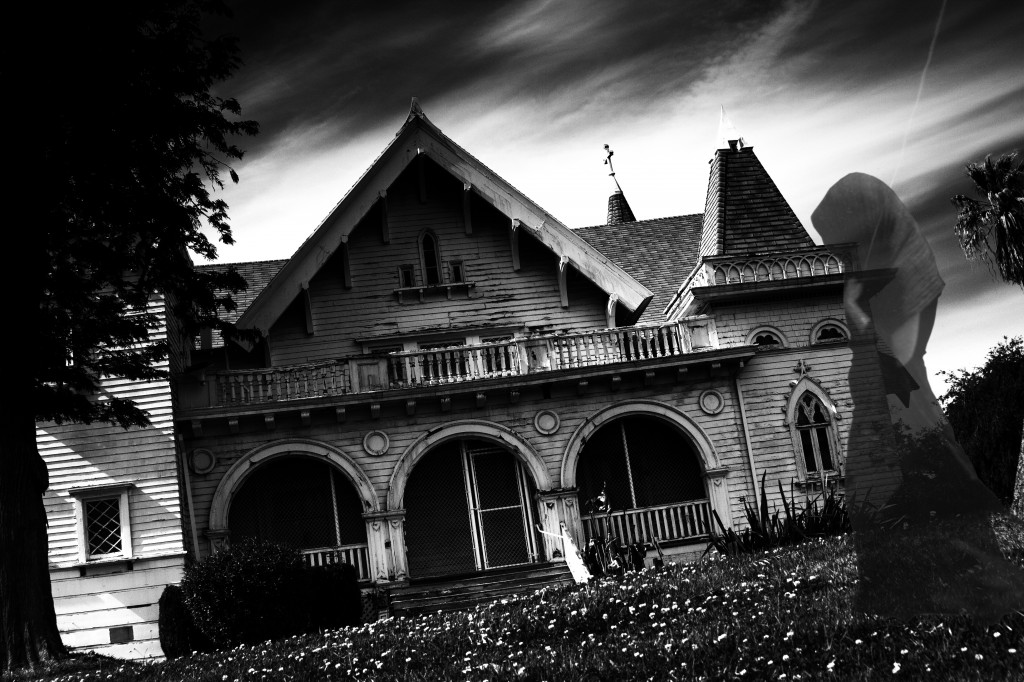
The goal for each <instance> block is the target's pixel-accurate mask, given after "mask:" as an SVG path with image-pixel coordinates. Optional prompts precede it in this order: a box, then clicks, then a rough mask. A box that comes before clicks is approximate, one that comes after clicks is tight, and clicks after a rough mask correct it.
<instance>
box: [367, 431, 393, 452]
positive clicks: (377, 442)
mask: <svg viewBox="0 0 1024 682" xmlns="http://www.w3.org/2000/svg"><path fill="white" fill-rule="evenodd" d="M390 445H391V440H390V439H389V438H388V434H386V433H384V432H383V431H370V432H369V433H368V434H366V437H365V438H363V450H366V452H367V454H370V455H373V456H375V457H377V456H380V455H383V454H384V453H385V452H387V451H388V447H390Z"/></svg>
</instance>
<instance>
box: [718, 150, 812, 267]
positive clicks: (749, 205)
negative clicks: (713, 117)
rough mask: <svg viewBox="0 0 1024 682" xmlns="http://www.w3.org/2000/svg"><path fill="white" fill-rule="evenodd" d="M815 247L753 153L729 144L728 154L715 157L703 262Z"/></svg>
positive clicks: (722, 153)
mask: <svg viewBox="0 0 1024 682" xmlns="http://www.w3.org/2000/svg"><path fill="white" fill-rule="evenodd" d="M813 246H814V241H813V240H812V239H811V237H810V235H808V234H807V231H806V230H805V229H804V227H803V225H802V224H801V223H800V220H799V219H798V218H797V217H796V214H795V213H794V212H793V209H792V208H791V207H790V206H789V203H788V202H787V201H786V199H785V198H784V197H783V196H782V192H780V191H779V188H778V187H776V186H775V182H774V181H773V180H772V178H771V176H770V175H768V172H767V171H766V170H765V169H764V166H762V165H761V162H760V161H759V160H758V158H757V156H755V155H754V148H753V147H747V146H744V145H743V144H742V141H740V140H730V141H729V146H728V148H726V149H719V150H718V151H717V152H716V153H715V158H714V159H713V160H712V162H711V175H710V178H709V179H708V194H707V202H706V204H705V209H704V226H703V231H702V235H701V241H700V255H701V256H702V257H703V256H718V255H723V254H736V255H740V254H752V253H770V252H774V251H788V250H792V249H801V248H806V247H813Z"/></svg>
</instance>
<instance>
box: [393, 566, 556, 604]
mask: <svg viewBox="0 0 1024 682" xmlns="http://www.w3.org/2000/svg"><path fill="white" fill-rule="evenodd" d="M572 582H573V578H572V574H571V573H570V572H569V568H568V567H567V566H566V565H565V563H561V562H559V563H543V564H530V565H527V566H516V567H514V568H508V569H499V570H493V571H486V572H482V573H473V574H471V575H466V576H458V577H447V578H436V579H432V580H424V581H412V582H411V583H410V584H409V585H408V586H407V587H397V588H394V589H392V590H390V593H389V602H390V611H391V614H392V615H394V616H416V615H419V614H422V613H433V612H437V611H460V610H464V609H468V608H470V607H472V606H473V605H474V604H478V603H480V602H488V601H494V600H496V599H501V598H503V597H508V596H510V595H514V594H523V593H528V592H533V591H535V590H539V589H540V588H542V587H548V586H554V585H568V584H570V583H572Z"/></svg>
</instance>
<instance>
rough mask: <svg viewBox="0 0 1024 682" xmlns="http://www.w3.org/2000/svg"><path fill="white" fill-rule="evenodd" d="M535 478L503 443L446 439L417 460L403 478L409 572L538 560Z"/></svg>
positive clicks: (433, 573) (446, 572)
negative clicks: (534, 505) (534, 509)
mask: <svg viewBox="0 0 1024 682" xmlns="http://www.w3.org/2000/svg"><path fill="white" fill-rule="evenodd" d="M535 491H536V485H535V483H534V481H533V478H532V477H531V476H530V474H529V472H528V471H527V470H526V469H525V468H524V466H523V465H522V463H521V462H520V461H519V459H518V458H516V456H515V455H514V454H513V453H512V452H511V451H510V450H508V449H506V448H504V447H502V446H500V445H498V444H497V443H495V442H492V441H485V440H475V439H471V438H457V439H449V440H445V441H443V442H441V443H440V444H438V445H436V446H435V447H433V448H431V449H430V450H429V451H428V452H427V453H426V454H424V455H423V456H422V457H421V458H419V459H418V461H417V462H416V464H415V468H413V470H412V472H411V473H410V474H409V478H408V480H407V481H406V483H405V490H404V497H403V499H404V506H405V544H406V556H407V560H408V566H409V576H410V577H411V578H436V577H440V576H453V575H458V574H462V573H472V572H476V571H484V570H489V569H494V568H502V567H506V566H516V565H520V564H528V563H531V562H534V561H536V560H537V556H538V552H537V537H536V533H535V531H534V528H535V519H534V511H533V504H532V501H533V497H534V492H535Z"/></svg>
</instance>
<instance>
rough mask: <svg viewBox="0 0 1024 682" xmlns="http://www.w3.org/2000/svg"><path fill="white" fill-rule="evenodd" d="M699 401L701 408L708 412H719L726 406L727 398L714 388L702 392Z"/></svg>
mask: <svg viewBox="0 0 1024 682" xmlns="http://www.w3.org/2000/svg"><path fill="white" fill-rule="evenodd" d="M698 403H700V409H702V410H704V412H706V413H707V414H718V413H719V412H721V411H722V410H723V409H724V408H725V398H723V397H722V394H721V393H719V392H718V391H715V390H713V389H712V390H707V391H704V392H703V393H701V394H700V398H699V399H698Z"/></svg>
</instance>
